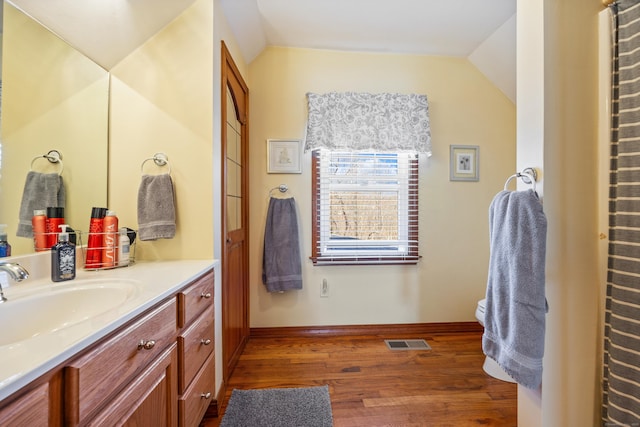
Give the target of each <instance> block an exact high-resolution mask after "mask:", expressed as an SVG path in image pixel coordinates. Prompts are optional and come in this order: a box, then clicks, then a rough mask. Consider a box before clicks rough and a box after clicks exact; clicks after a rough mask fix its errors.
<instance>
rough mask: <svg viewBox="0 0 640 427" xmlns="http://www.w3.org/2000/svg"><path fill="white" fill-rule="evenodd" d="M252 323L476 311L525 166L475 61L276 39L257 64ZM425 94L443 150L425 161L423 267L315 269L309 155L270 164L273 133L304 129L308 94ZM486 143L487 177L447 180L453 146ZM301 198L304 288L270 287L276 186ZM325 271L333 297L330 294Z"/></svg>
mask: <svg viewBox="0 0 640 427" xmlns="http://www.w3.org/2000/svg"><path fill="white" fill-rule="evenodd" d="M249 88H250V97H251V110H250V111H251V114H250V144H251V149H250V165H251V166H250V168H251V172H250V180H251V190H250V198H251V211H250V224H251V241H250V280H251V317H250V318H251V326H252V327H275V326H305V325H348V324H388V323H414V322H417V323H420V322H453V321H475V316H474V313H475V309H476V304H477V301H478V300H479V299H480V298H483V297H484V294H485V288H486V280H487V264H488V216H487V213H488V208H489V204H490V202H491V200H492V198H493V196H494V195H495V194H496V193H497V192H498V191H500V190H501V189H502V187H503V186H504V182H505V180H506V179H507V177H508V176H509V175H511V174H513V173H514V172H515V107H514V105H513V103H512V102H511V101H509V99H508V98H507V97H506V96H505V95H504V94H503V93H502V92H500V90H498V89H497V88H496V87H495V86H493V85H492V84H491V83H490V82H489V81H488V80H487V79H486V78H485V77H484V76H483V75H482V74H481V73H480V72H479V71H478V70H477V69H476V68H475V67H474V66H473V65H471V64H470V63H469V62H468V61H467V60H465V59H457V58H445V57H429V56H410V55H381V54H367V53H361V54H357V53H342V52H331V51H321V50H305V49H287V48H268V49H267V50H265V51H264V52H263V53H262V54H261V55H260V56H258V57H257V58H256V59H255V60H254V61H253V62H252V63H251V64H250V65H249ZM309 91H312V92H327V91H368V92H400V93H410V92H416V93H424V94H426V95H427V96H428V98H429V102H430V116H431V126H432V142H433V156H432V157H431V158H429V159H425V161H424V162H423V163H422V165H421V170H420V177H421V178H420V186H421V199H420V204H421V213H420V238H421V254H422V256H423V259H422V260H421V261H420V263H419V264H418V265H417V266H367V267H345V266H341V267H314V266H312V264H311V262H310V261H309V260H308V256H309V254H310V244H311V243H310V242H311V225H310V219H311V212H310V206H311V199H310V185H311V181H310V170H309V168H310V153H305V155H304V160H303V173H302V174H300V175H297V174H289V175H275V174H267V173H266V139H268V138H295V139H301V138H303V134H304V129H305V120H306V100H305V93H306V92H309ZM451 144H470V145H479V146H480V181H479V182H471V183H470V182H450V181H449V146H450V145H451ZM281 183H284V184H287V185H288V186H289V188H290V190H289V191H290V194H291V195H293V196H294V197H295V198H296V202H297V207H298V214H299V224H300V229H301V230H300V234H301V240H302V246H303V260H302V262H303V277H304V289H303V290H302V291H296V292H289V293H285V294H273V295H272V294H269V293H267V292H266V291H265V289H264V286H263V285H262V283H261V263H262V261H261V260H262V238H263V235H264V222H265V216H266V211H267V206H268V199H269V190H270V189H271V188H273V187H276V186H278V185H279V184H281ZM323 278H326V279H327V280H328V284H329V289H330V291H329V294H330V296H329V297H328V298H320V285H321V282H322V279H323Z"/></svg>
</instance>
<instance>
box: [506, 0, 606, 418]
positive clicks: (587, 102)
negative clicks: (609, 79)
mask: <svg viewBox="0 0 640 427" xmlns="http://www.w3.org/2000/svg"><path fill="white" fill-rule="evenodd" d="M601 9H602V5H601V2H600V0H589V1H586V2H585V1H584V0H547V1H545V2H539V1H536V0H520V1H518V55H519V57H518V58H519V59H518V163H519V164H520V163H530V162H534V163H535V164H540V163H539V162H540V161H541V160H542V162H543V164H542V165H541V167H542V170H543V174H544V177H545V178H544V183H543V185H544V210H545V213H546V215H547V219H548V223H549V227H548V235H547V284H546V293H547V300H548V302H549V314H548V316H547V334H546V343H545V346H546V347H545V357H544V361H543V363H544V374H543V380H542V389H541V390H539V391H537V392H531V391H526V390H525V389H523V388H522V387H519V405H518V425H519V426H544V427H554V426H591V425H599V421H598V415H599V410H600V393H601V389H600V378H601V370H602V363H601V356H600V354H601V329H602V322H601V306H600V305H599V304H600V295H601V289H602V286H604V283H601V282H600V281H599V279H598V278H599V268H598V267H599V264H598V256H597V255H598V245H599V241H598V215H597V212H598V209H597V196H598V193H597V188H598V183H597V178H598V173H597V171H596V168H597V160H598V150H597V138H598V127H597V123H598V120H597V118H598V117H597V111H598V98H597V95H598V81H597V71H598V65H597V58H598V43H597V30H598V19H597V15H598V12H599V11H600V10H601Z"/></svg>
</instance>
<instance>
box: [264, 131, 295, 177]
mask: <svg viewBox="0 0 640 427" xmlns="http://www.w3.org/2000/svg"><path fill="white" fill-rule="evenodd" d="M301 146H302V143H301V141H300V140H299V139H267V173H302V149H301Z"/></svg>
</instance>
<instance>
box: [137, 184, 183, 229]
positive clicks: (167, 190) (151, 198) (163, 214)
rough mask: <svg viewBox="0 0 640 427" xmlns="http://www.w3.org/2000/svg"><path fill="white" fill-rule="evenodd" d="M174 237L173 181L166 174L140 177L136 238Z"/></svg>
mask: <svg viewBox="0 0 640 427" xmlns="http://www.w3.org/2000/svg"><path fill="white" fill-rule="evenodd" d="M175 235H176V212H175V206H174V201H173V181H172V180H171V176H170V175H169V174H168V173H165V174H161V175H142V181H141V182H140V187H139V189H138V238H139V239H140V240H156V239H172V238H173V237H174V236H175Z"/></svg>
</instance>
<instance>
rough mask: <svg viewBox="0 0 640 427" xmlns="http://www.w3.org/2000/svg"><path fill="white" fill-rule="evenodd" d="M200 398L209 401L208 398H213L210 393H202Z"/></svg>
mask: <svg viewBox="0 0 640 427" xmlns="http://www.w3.org/2000/svg"><path fill="white" fill-rule="evenodd" d="M200 397H201V398H202V399H208V398H210V397H211V393H210V392H207V393H202V394H200Z"/></svg>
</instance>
